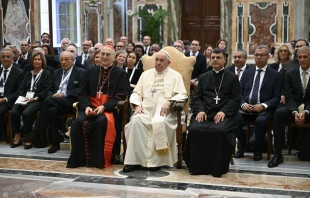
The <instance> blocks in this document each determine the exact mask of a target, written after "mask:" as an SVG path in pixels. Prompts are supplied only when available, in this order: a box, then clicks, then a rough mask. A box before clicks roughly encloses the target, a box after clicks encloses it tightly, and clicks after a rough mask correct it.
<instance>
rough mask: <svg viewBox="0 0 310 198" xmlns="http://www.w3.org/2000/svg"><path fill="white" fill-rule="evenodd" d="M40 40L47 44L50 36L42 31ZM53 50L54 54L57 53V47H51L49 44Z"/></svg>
mask: <svg viewBox="0 0 310 198" xmlns="http://www.w3.org/2000/svg"><path fill="white" fill-rule="evenodd" d="M41 41H42V44H47V45H51V44H50V42H51V36H50V35H49V34H48V33H46V32H43V34H42V35H41ZM51 47H52V48H53V50H54V54H55V55H57V54H58V49H57V48H56V47H53V46H51Z"/></svg>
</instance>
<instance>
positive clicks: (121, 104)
mask: <svg viewBox="0 0 310 198" xmlns="http://www.w3.org/2000/svg"><path fill="white" fill-rule="evenodd" d="M127 103H128V101H127V100H124V101H119V102H118V103H117V105H116V107H115V108H116V109H123V108H124V105H126V104H127Z"/></svg>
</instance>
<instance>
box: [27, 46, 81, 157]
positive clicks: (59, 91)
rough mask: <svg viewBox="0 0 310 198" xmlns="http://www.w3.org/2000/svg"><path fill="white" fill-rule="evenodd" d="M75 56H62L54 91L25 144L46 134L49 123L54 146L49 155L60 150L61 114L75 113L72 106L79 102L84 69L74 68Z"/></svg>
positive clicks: (55, 74) (54, 76)
mask: <svg viewBox="0 0 310 198" xmlns="http://www.w3.org/2000/svg"><path fill="white" fill-rule="evenodd" d="M74 61H75V56H74V55H73V54H72V53H70V52H67V51H66V52H62V53H61V55H60V64H61V69H58V70H56V71H55V72H54V73H53V80H52V83H53V85H52V86H51V87H52V90H49V92H48V97H46V99H45V100H44V103H43V105H42V107H41V110H40V116H39V117H38V120H37V122H36V124H35V126H34V128H33V131H32V133H30V134H29V136H27V137H25V138H24V139H23V142H33V141H35V139H36V138H37V137H38V135H39V134H40V133H41V134H44V133H45V131H46V128H47V126H48V123H49V124H50V127H51V134H52V146H51V147H50V148H49V149H48V153H55V152H57V150H59V149H60V144H59V142H60V140H59V134H58V130H59V129H60V118H59V117H60V114H61V113H73V107H72V104H73V103H74V102H76V101H77V97H78V92H79V89H80V86H81V84H82V83H83V77H84V71H85V70H84V69H81V68H78V67H74Z"/></svg>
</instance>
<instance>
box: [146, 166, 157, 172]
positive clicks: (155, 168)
mask: <svg viewBox="0 0 310 198" xmlns="http://www.w3.org/2000/svg"><path fill="white" fill-rule="evenodd" d="M147 170H148V171H152V172H155V171H159V170H160V167H149V168H147Z"/></svg>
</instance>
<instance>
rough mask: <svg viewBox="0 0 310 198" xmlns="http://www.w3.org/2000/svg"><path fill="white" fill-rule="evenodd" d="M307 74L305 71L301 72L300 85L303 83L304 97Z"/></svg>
mask: <svg viewBox="0 0 310 198" xmlns="http://www.w3.org/2000/svg"><path fill="white" fill-rule="evenodd" d="M307 74H308V72H306V71H303V72H302V74H301V75H302V81H303V82H302V83H303V92H304V93H303V94H304V95H305V93H306V88H307Z"/></svg>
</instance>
